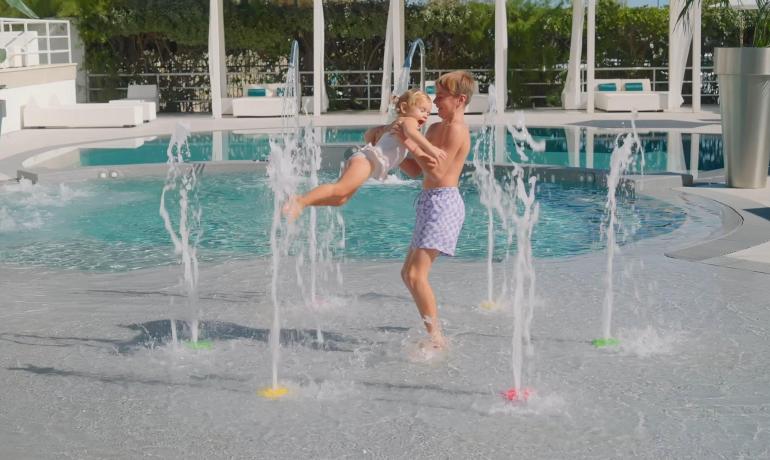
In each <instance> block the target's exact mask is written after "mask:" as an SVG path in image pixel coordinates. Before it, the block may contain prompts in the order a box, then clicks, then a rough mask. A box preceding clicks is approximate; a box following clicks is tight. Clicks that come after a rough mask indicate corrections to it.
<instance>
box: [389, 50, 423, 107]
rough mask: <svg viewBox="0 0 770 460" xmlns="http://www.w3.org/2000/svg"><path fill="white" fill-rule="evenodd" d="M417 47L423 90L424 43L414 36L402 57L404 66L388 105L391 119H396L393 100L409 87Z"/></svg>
mask: <svg viewBox="0 0 770 460" xmlns="http://www.w3.org/2000/svg"><path fill="white" fill-rule="evenodd" d="M418 48H419V50H420V90H421V91H425V43H424V42H423V41H422V39H421V38H416V39H415V40H414V41H413V42H412V44H411V45H410V46H409V52H408V53H407V54H406V57H405V58H404V66H403V67H402V68H401V75H400V76H399V78H398V81H397V82H396V85H395V87H394V88H393V96H394V97H392V98H391V101H390V104H389V105H388V114H389V116H390V118H391V119H393V120H395V119H396V104H395V102H394V101H395V100H396V98H398V97H399V96H401V95H402V94H404V92H406V90H408V89H409V80H410V79H411V73H412V61H413V60H414V53H415V51H417V49H418Z"/></svg>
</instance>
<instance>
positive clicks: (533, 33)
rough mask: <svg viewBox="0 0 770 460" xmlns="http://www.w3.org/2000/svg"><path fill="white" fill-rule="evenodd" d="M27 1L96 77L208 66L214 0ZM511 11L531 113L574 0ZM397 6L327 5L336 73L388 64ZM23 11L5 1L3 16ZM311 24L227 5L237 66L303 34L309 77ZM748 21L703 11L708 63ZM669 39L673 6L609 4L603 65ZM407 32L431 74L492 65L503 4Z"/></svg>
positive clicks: (642, 54) (602, 15)
mask: <svg viewBox="0 0 770 460" xmlns="http://www.w3.org/2000/svg"><path fill="white" fill-rule="evenodd" d="M27 4H28V5H30V7H32V9H33V10H35V11H36V12H37V13H38V14H39V15H41V17H44V16H60V17H61V16H65V17H72V18H73V19H74V21H75V22H76V23H77V26H78V28H79V30H80V33H81V36H82V38H83V40H84V42H85V47H86V67H87V68H88V70H89V71H90V72H92V73H107V74H118V73H129V74H136V73H141V72H194V71H202V72H205V71H206V65H207V63H206V57H205V53H206V41H207V37H208V5H209V2H208V0H28V1H27ZM507 8H508V9H507V14H508V38H509V48H508V67H509V69H540V70H538V71H528V72H514V73H513V77H512V78H511V81H509V90H510V93H509V101H508V105H509V106H511V107H522V106H524V107H526V106H529V105H531V102H530V96H531V95H532V94H533V93H543V92H545V93H546V94H547V99H546V100H544V101H540V103H541V104H551V105H556V104H558V103H559V93H560V91H561V85H562V84H563V80H564V77H565V67H566V63H567V61H568V58H569V43H570V33H571V30H570V27H571V20H572V9H571V6H570V3H548V2H530V1H525V0H509V1H508V4H507ZM387 9H388V3H387V1H382V0H362V1H335V2H329V1H326V2H325V3H324V15H325V19H326V31H325V33H326V44H325V45H326V68H327V70H366V69H371V70H376V69H379V68H381V66H382V56H383V45H384V32H385V24H386V20H387ZM14 15H17V14H16V12H15V11H13V10H10V9H9V8H8V7H7V6H6V5H5V4H4V3H3V2H0V16H14ZM312 17H313V11H312V2H310V1H309V0H301V1H300V0H297V1H294V2H293V3H292V4H291V5H290V6H286V5H281V4H278V3H275V2H267V1H248V0H240V1H235V0H225V38H226V43H227V52H228V55H229V56H228V64H229V65H231V66H242V67H249V66H251V65H256V63H257V62H260V63H262V64H264V65H267V66H276V65H278V63H279V62H280V61H281V60H282V59H285V57H286V54H287V53H288V50H289V46H290V43H291V41H292V40H293V39H297V40H299V43H300V52H301V63H300V65H301V67H302V68H303V69H306V70H310V69H311V68H312V47H313V42H312V40H313V30H312V26H313V19H312ZM737 21H738V19H737V15H736V14H734V13H730V12H724V11H721V10H715V9H706V10H705V11H704V14H703V53H704V64H705V65H708V64H709V63H710V53H711V51H712V50H713V48H714V47H715V46H721V45H735V44H737V43H738V27H737ZM667 35H668V10H667V9H666V8H628V7H624V6H622V5H621V4H620V3H619V2H617V1H616V0H599V4H598V6H597V41H596V65H597V67H609V66H665V65H666V62H667V56H668V36H667ZM406 37H407V41H408V40H410V39H413V38H415V37H421V38H422V39H423V40H424V41H425V44H426V48H427V65H428V67H429V68H441V69H447V68H466V69H467V68H470V69H474V68H477V69H480V68H486V69H492V68H494V5H493V4H491V3H479V2H473V1H470V2H465V1H461V0H432V1H428V2H426V3H420V4H418V3H408V5H407V7H406ZM584 46H585V44H584ZM584 56H585V54H584ZM482 83H484V82H482ZM536 85H543V86H542V87H541V88H537V87H536ZM543 88H545V90H544V89H543ZM333 96H334V95H333V94H332V98H333ZM336 106H337V107H338V108H342V107H340V106H339V104H337V105H336ZM353 106H355V104H354V105H353Z"/></svg>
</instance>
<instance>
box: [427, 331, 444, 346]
mask: <svg viewBox="0 0 770 460" xmlns="http://www.w3.org/2000/svg"><path fill="white" fill-rule="evenodd" d="M430 346H431V347H433V348H434V349H436V350H443V349H445V348H447V342H446V339H445V338H444V335H443V334H441V333H440V332H439V333H434V334H431V337H430Z"/></svg>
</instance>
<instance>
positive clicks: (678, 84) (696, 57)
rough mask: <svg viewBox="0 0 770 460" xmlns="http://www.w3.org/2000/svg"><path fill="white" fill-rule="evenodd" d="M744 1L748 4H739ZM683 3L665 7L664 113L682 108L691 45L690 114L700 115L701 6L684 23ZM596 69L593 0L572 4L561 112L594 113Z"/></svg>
mask: <svg viewBox="0 0 770 460" xmlns="http://www.w3.org/2000/svg"><path fill="white" fill-rule="evenodd" d="M743 1H748V0H743ZM683 5H684V1H683V0H671V2H670V4H669V13H668V15H669V21H668V22H669V24H668V33H669V47H668V55H669V59H668V75H669V81H668V88H669V91H668V98H667V101H668V102H667V107H666V108H667V109H668V110H675V109H677V108H679V107H680V106H681V105H682V102H683V100H682V83H683V80H684V71H685V67H686V65H687V56H688V55H689V53H690V45H691V44H692V56H693V59H692V89H693V94H692V110H693V111H694V112H698V111H700V108H701V106H700V95H701V93H700V87H701V76H700V73H701V72H700V69H701V66H700V61H701V4H700V2H698V3H696V4H695V5H693V8H692V9H691V10H690V12H689V15H688V20H687V21H679V13H680V12H681V11H682V6H683ZM586 7H587V9H588V25H587V43H586V54H587V56H586V92H585V93H583V92H582V91H581V81H580V77H581V75H580V62H581V54H582V46H583V20H584V18H585V17H586V13H585V9H586ZM595 68H596V0H585V2H584V1H583V0H573V1H572V37H571V43H570V53H569V64H568V67H567V81H566V84H565V86H564V91H563V92H562V106H563V107H564V108H565V109H568V110H570V109H573V110H574V109H582V108H584V107H585V109H586V111H587V112H589V113H593V112H594V91H595V86H596V85H595V84H594V69H595Z"/></svg>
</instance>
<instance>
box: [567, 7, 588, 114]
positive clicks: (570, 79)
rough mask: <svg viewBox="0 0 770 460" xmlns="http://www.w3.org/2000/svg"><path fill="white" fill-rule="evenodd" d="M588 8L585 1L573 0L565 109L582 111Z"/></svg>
mask: <svg viewBox="0 0 770 460" xmlns="http://www.w3.org/2000/svg"><path fill="white" fill-rule="evenodd" d="M585 15H586V6H585V3H583V0H572V36H571V38H570V43H569V64H567V81H566V82H565V83H564V90H562V93H561V105H562V107H563V108H564V109H567V110H575V109H580V108H582V107H581V103H580V99H581V97H580V93H581V87H580V77H581V75H580V62H581V60H582V56H583V24H584V23H585Z"/></svg>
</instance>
